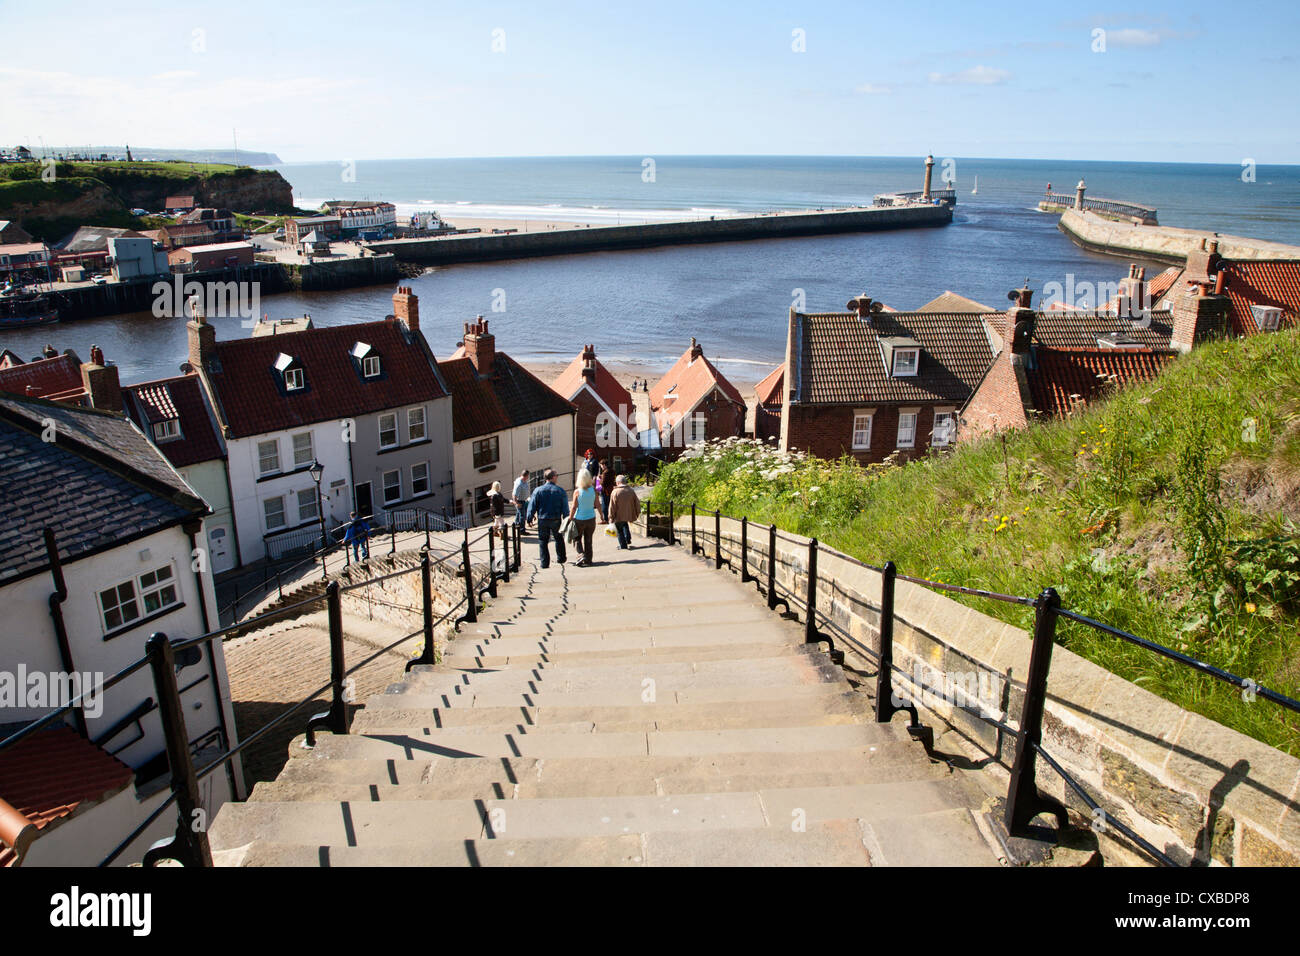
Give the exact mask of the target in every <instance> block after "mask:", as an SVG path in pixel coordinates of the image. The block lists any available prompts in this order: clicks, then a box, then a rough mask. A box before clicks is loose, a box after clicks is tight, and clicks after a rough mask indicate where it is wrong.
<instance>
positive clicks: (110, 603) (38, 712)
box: [0, 395, 242, 865]
mask: <svg viewBox="0 0 1300 956" xmlns="http://www.w3.org/2000/svg"><path fill="white" fill-rule="evenodd" d="M0 485H2V486H3V487H4V488H5V493H4V495H3V496H0V544H2V545H3V547H0V600H2V601H3V606H4V608H5V617H6V620H8V621H10V622H18V621H21V622H22V624H21V626H6V627H5V628H4V640H3V641H0V739H3V738H4V737H7V736H9V735H10V734H12V733H13V732H15V731H16V730H17V729H19V728H20V727H21V726H23V725H26V724H28V723H30V722H31V721H33V720H36V719H37V718H39V717H42V716H44V715H45V714H46V713H48V712H49V711H50V710H52V709H54V708H55V707H58V706H60V705H62V704H65V703H67V702H68V700H69V698H71V697H73V696H75V694H76V693H77V692H79V690H81V689H88V688H94V687H97V686H101V685H102V682H103V680H104V679H105V678H106V677H108V676H110V675H113V674H115V673H117V672H119V671H121V670H123V669H124V668H126V667H127V666H129V665H130V664H132V663H133V662H135V661H137V660H138V659H140V658H141V657H142V656H144V654H145V646H146V641H147V640H148V638H149V636H150V635H151V634H153V633H155V632H161V633H164V634H166V635H167V637H168V638H170V639H171V640H172V641H173V642H175V641H179V640H184V639H187V638H191V637H195V636H197V635H200V634H203V633H205V632H207V631H209V630H211V629H213V628H215V627H216V620H217V615H216V597H215V593H214V591H213V586H212V575H211V573H210V571H209V570H208V569H207V567H206V565H205V562H204V561H203V559H202V548H201V545H202V542H203V540H204V519H205V517H206V515H207V513H208V507H207V505H206V504H205V503H204V502H203V501H201V500H200V499H199V498H197V497H196V496H195V495H194V493H193V491H192V490H191V489H190V487H189V486H188V485H186V484H185V482H183V481H182V480H181V478H180V477H179V475H178V474H177V473H176V471H175V470H174V469H173V468H172V467H171V465H169V464H168V462H167V460H166V459H165V458H164V457H163V456H162V455H161V454H159V452H158V451H157V449H155V448H154V447H153V446H152V445H151V444H150V443H149V442H148V440H146V438H145V437H144V435H143V434H142V433H141V432H140V431H139V429H137V428H136V427H135V426H134V425H133V424H132V423H131V421H129V420H128V419H127V418H125V417H123V416H121V415H120V414H115V413H112V412H107V411H101V410H95V409H85V408H78V407H73V406H69V405H64V404H56V403H53V402H48V401H45V400H42V399H35V398H19V397H15V396H9V395H2V396H0ZM177 664H178V673H177V683H178V685H179V688H180V693H181V700H182V707H183V713H184V716H185V721H186V733H187V736H188V738H189V741H190V750H191V753H192V755H193V756H194V760H195V763H196V766H203V765H204V764H206V763H210V762H211V761H212V759H213V758H215V757H216V756H218V755H219V754H221V753H223V752H224V751H225V750H227V749H228V748H229V747H231V746H233V745H234V743H235V736H236V732H235V723H234V715H233V711H232V708H231V701H230V688H229V683H228V681H227V677H226V666H225V659H224V656H223V654H222V647H221V642H220V641H216V642H214V643H212V644H210V645H205V646H202V647H201V648H199V649H197V650H196V651H192V652H189V653H185V654H182V655H181V656H180V657H179V658H178V660H177ZM73 675H78V676H76V677H74V676H73ZM84 704H85V706H84V707H83V708H82V712H81V720H77V719H75V718H74V719H71V720H68V721H64V722H59V723H56V724H55V725H54V726H53V727H52V728H49V729H45V730H41V731H38V732H37V733H35V734H34V735H32V736H30V737H28V738H25V739H24V740H22V741H20V742H19V743H17V744H15V745H12V746H11V747H8V748H5V749H0V801H3V802H4V803H7V804H9V805H10V806H11V807H13V808H15V809H16V810H17V811H18V812H19V813H20V814H22V815H23V816H25V817H26V818H27V819H28V820H30V821H31V823H32V825H33V826H35V827H36V828H37V835H36V839H35V841H34V842H33V843H32V844H31V846H30V847H29V848H27V852H26V853H25V855H24V856H23V859H22V861H21V862H23V863H24V864H30V865H39V864H46V865H92V864H95V863H98V861H99V860H100V859H101V858H102V857H103V856H105V855H106V854H107V853H108V852H109V851H110V850H111V849H113V848H114V847H115V846H116V845H117V844H118V843H119V842H120V841H121V840H123V839H124V838H125V837H126V836H127V835H128V834H129V833H130V832H131V831H132V830H133V829H134V828H135V827H136V826H137V825H138V824H140V823H141V822H142V821H143V820H144V818H145V817H146V816H147V815H148V814H149V813H150V812H151V811H152V810H153V809H154V808H155V807H156V806H157V805H158V803H159V801H161V800H162V799H163V797H164V796H165V795H166V793H167V792H168V780H169V777H170V774H169V768H168V762H167V757H166V751H165V743H164V740H163V734H162V726H161V722H160V718H159V714H158V707H157V691H156V689H155V687H154V683H153V678H152V675H151V673H150V671H149V669H148V668H147V667H146V668H144V669H141V670H139V671H137V672H135V673H134V674H132V675H130V676H129V677H127V678H126V679H125V680H123V681H122V682H120V683H118V684H116V685H115V686H113V687H111V688H108V689H106V690H103V692H102V693H92V694H90V695H89V696H88V697H87V698H86V699H85V701H84ZM200 788H201V795H202V803H203V806H204V810H205V812H206V813H207V814H208V817H209V818H211V815H212V814H214V813H215V812H216V810H217V809H218V808H219V807H220V806H221V804H222V803H224V802H225V801H226V800H228V799H231V798H232V797H239V796H242V792H241V791H242V770H241V768H240V766H239V762H238V760H235V761H233V762H232V765H231V766H229V767H228V768H226V769H223V770H221V771H217V772H214V773H212V774H210V775H209V776H207V777H206V778H205V779H204V780H203V781H202V782H201V784H200ZM175 825H176V817H175V815H174V814H167V813H164V814H163V815H162V816H161V817H160V818H159V820H158V821H156V822H155V824H154V825H153V826H151V827H150V828H149V829H147V830H146V831H145V832H144V834H143V835H142V836H140V837H139V838H138V839H137V840H136V841H135V842H134V843H133V844H132V846H131V848H130V849H129V850H128V852H127V853H125V854H124V855H123V856H122V857H121V858H120V859H119V861H118V862H119V863H121V864H125V863H130V862H134V861H138V860H139V859H140V856H141V854H142V853H143V851H144V849H146V848H147V847H148V845H149V844H150V843H151V842H152V841H154V840H156V839H158V838H160V837H163V836H166V835H167V834H168V833H169V832H171V831H172V830H173V829H174V828H175ZM15 855H16V854H15V853H14V852H13V847H9V848H7V849H6V848H5V847H3V846H0V865H5V864H6V863H10V864H12V863H13V862H15V860H14V857H15Z"/></svg>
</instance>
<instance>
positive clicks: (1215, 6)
mask: <svg viewBox="0 0 1300 956" xmlns="http://www.w3.org/2000/svg"><path fill="white" fill-rule="evenodd" d="M1107 2H1108V0H1099V4H1098V5H1096V6H1093V5H1089V4H1087V3H1011V2H997V0H992V2H968V3H946V2H936V3H920V2H915V0H914V2H893V3H887V4H880V3H860V2H844V3H816V2H747V3H743V4H742V3H735V2H733V3H710V2H706V0H697V2H677V0H652V2H647V3H639V4H621V3H620V4H609V3H562V2H557V3H548V2H545V0H534V2H528V3H505V4H501V3H475V4H439V3H404V2H383V0H380V2H365V3H357V2H349V3H340V2H334V0H320V2H314V3H301V4H299V3H290V4H281V3H276V2H262V3H243V2H239V0H235V2H222V3H215V2H214V3H205V4H184V3H181V4H171V5H165V6H164V5H161V4H157V3H154V2H149V3H146V2H133V0H128V2H124V3H114V4H111V5H108V6H105V5H103V4H102V3H99V4H79V3H75V2H73V3H61V4H33V3H13V2H11V0H0V21H2V22H4V24H5V42H4V53H5V55H4V57H3V60H0V103H3V104H4V105H3V107H0V143H5V144H12V143H16V142H27V141H30V143H31V145H33V146H34V147H35V146H38V145H39V143H40V142H41V141H44V143H46V144H58V145H66V144H78V143H83V144H96V145H100V144H110V143H121V142H129V143H131V144H134V145H139V146H170V147H184V148H211V147H214V146H229V145H230V144H231V141H232V130H237V135H238V142H239V145H240V146H241V147H243V148H246V149H260V150H268V151H271V152H275V153H278V154H279V155H280V157H281V158H282V159H284V160H285V161H288V162H294V161H307V160H316V159H320V160H327V159H331V160H332V159H372V158H384V157H393V158H398V157H441V156H532V155H671V154H690V153H696V154H744V153H748V154H832V155H909V156H912V155H922V154H925V153H927V152H934V153H935V154H943V155H959V156H990V157H993V156H996V157H1009V158H1071V159H1099V160H1135V161H1154V162H1222V163H1233V164H1236V163H1238V162H1240V161H1241V160H1242V159H1243V158H1244V157H1252V158H1254V159H1256V160H1257V161H1258V162H1260V163H1264V164H1268V163H1297V162H1300V135H1297V132H1298V131H1297V119H1296V117H1297V115H1300V110H1298V109H1297V108H1296V105H1295V88H1296V80H1297V78H1298V77H1300V59H1298V57H1297V54H1296V52H1295V50H1296V47H1297V45H1298V42H1297V41H1300V5H1297V4H1295V3H1294V2H1264V3H1251V2H1234V3H1231V4H1224V3H1222V2H1215V3H1209V2H1179V3H1171V2H1170V3H1155V4H1145V5H1142V6H1132V7H1125V6H1123V5H1119V6H1116V7H1110V6H1107V5H1106V3H1107ZM1096 30H1104V31H1105V33H1104V41H1105V49H1104V51H1101V50H1100V49H1094V48H1098V47H1100V46H1101V43H1099V39H1101V38H1102V36H1103V35H1102V34H1097V33H1095V31H1096ZM494 31H500V32H496V33H494ZM796 31H802V33H801V34H799V33H797V32H796ZM801 38H802V46H803V49H802V51H799V50H798V49H797V47H799V46H800V39H801ZM494 42H495V43H496V46H497V48H498V49H497V50H496V51H494V49H493V44H494ZM502 47H503V49H502Z"/></svg>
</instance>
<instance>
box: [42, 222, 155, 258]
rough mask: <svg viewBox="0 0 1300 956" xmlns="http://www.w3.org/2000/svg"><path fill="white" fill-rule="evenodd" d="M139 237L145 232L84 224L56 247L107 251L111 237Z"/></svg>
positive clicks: (66, 249)
mask: <svg viewBox="0 0 1300 956" xmlns="http://www.w3.org/2000/svg"><path fill="white" fill-rule="evenodd" d="M122 238H138V239H143V238H144V234H143V233H139V232H136V231H135V230H134V229H118V228H116V227H114V226H82V227H81V228H80V229H78V230H77V231H76V232H74V233H72V234H70V235H67V236H64V237H63V239H61V240H60V241H59V244H58V245H57V246H56V248H57V249H58V250H59V251H60V252H107V251H108V240H109V239H122Z"/></svg>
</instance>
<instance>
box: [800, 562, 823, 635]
mask: <svg viewBox="0 0 1300 956" xmlns="http://www.w3.org/2000/svg"><path fill="white" fill-rule="evenodd" d="M803 639H804V643H805V644H816V643H817V641H818V640H820V638H819V637H818V634H817V539H816V538H810V539H809V540H808V614H807V620H805V621H804V623H803Z"/></svg>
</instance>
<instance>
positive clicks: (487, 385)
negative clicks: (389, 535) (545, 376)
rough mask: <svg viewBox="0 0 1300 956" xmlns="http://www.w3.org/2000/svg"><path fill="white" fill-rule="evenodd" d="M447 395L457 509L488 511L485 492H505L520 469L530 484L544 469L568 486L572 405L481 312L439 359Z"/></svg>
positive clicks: (478, 515) (460, 511)
mask: <svg viewBox="0 0 1300 956" xmlns="http://www.w3.org/2000/svg"><path fill="white" fill-rule="evenodd" d="M438 368H439V370H440V371H441V373H442V375H443V378H444V380H445V381H446V383H447V385H448V387H449V388H450V389H451V393H452V413H453V431H454V439H455V475H456V489H455V491H456V506H455V507H456V513H457V514H465V515H470V516H472V517H474V518H477V519H481V518H484V517H486V516H487V514H488V508H489V502H488V497H487V493H488V490H489V489H490V488H491V487H492V482H494V481H499V482H501V487H502V489H503V490H504V491H505V492H506V493H507V494H509V492H510V489H511V487H512V486H513V485H514V481H515V478H516V477H518V475H519V473H520V472H521V471H523V470H524V469H525V468H526V469H528V471H529V472H530V473H531V476H532V483H533V485H534V486H536V484H537V483H538V481H539V480H540V476H541V474H542V473H543V472H544V471H545V470H546V469H547V468H554V469H555V470H556V471H557V472H559V473H560V476H561V483H562V484H564V485H565V487H567V488H572V487H573V485H572V481H573V472H574V469H575V468H576V465H577V462H576V461H575V459H574V449H575V447H576V446H575V445H574V434H575V419H576V417H577V407H576V406H575V405H574V404H573V403H572V402H570V401H568V400H567V399H566V398H564V396H562V395H560V394H559V393H557V392H556V391H555V390H554V389H552V388H551V387H550V386H549V385H547V384H546V383H545V382H543V381H542V380H541V379H539V378H538V377H537V376H535V375H533V373H532V372H530V371H528V370H527V369H526V368H524V367H523V366H522V365H520V364H519V363H518V362H516V361H515V360H514V359H512V358H511V357H510V356H509V355H507V354H505V353H504V352H498V351H497V348H496V336H495V335H493V334H492V332H490V331H489V329H488V321H487V320H486V319H484V318H483V317H482V316H479V317H478V318H477V319H475V320H474V321H473V322H466V323H465V334H464V338H463V339H462V341H461V342H460V344H459V346H458V347H457V349H456V351H455V352H453V353H452V355H451V356H450V357H448V358H446V359H443V360H442V361H440V362H439V363H438Z"/></svg>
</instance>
